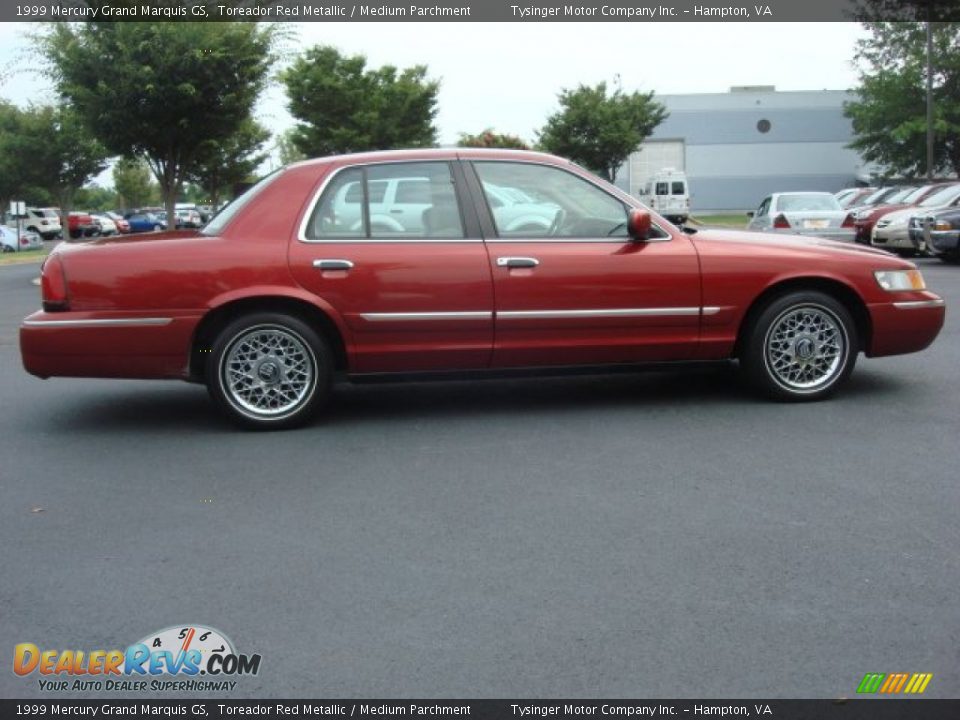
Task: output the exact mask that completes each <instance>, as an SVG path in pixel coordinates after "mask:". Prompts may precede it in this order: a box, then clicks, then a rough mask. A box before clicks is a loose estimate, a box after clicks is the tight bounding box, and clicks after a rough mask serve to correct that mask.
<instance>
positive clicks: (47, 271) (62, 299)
mask: <svg viewBox="0 0 960 720" xmlns="http://www.w3.org/2000/svg"><path fill="white" fill-rule="evenodd" d="M40 289H41V291H42V298H43V309H44V310H47V311H51V310H66V309H67V307H68V306H69V302H68V299H67V277H66V275H65V274H64V272H63V262H62V261H61V260H60V255H59V254H55V255H50V256H49V257H47V259H46V260H45V261H44V263H43V267H42V268H41V271H40Z"/></svg>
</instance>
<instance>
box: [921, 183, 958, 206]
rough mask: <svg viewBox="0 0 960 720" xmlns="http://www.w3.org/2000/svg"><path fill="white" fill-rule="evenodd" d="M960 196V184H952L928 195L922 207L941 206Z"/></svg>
mask: <svg viewBox="0 0 960 720" xmlns="http://www.w3.org/2000/svg"><path fill="white" fill-rule="evenodd" d="M958 197H960V185H950V186H949V187H945V188H944V189H943V190H940V191H939V192H935V193H934V194H933V195H931V196H930V197H928V198H927V199H926V200H924V201H923V202H922V203H920V207H940V206H941V205H949V204H950V203H952V202H953V201H954V200H956V199H957V198H958Z"/></svg>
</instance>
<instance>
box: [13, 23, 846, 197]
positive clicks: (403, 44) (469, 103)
mask: <svg viewBox="0 0 960 720" xmlns="http://www.w3.org/2000/svg"><path fill="white" fill-rule="evenodd" d="M288 26H289V29H290V30H292V33H291V35H292V37H291V39H290V40H289V41H288V42H287V48H286V49H287V53H288V55H292V54H296V53H297V52H298V51H299V50H301V49H306V48H308V47H310V46H312V45H317V44H327V45H334V46H336V47H338V48H339V49H340V50H342V51H345V52H349V53H351V54H353V53H361V54H363V55H366V56H367V59H368V65H373V66H380V65H385V64H392V65H396V66H399V67H408V66H410V65H418V64H423V65H427V67H428V73H429V75H430V77H432V78H436V79H439V80H440V81H441V85H440V96H439V103H438V104H439V113H438V115H437V127H438V129H439V138H440V142H441V144H453V143H455V142H456V141H457V138H458V137H459V134H460V133H461V132H470V133H476V132H480V131H481V130H483V129H484V128H487V127H492V128H494V129H495V130H496V131H498V132H506V133H510V134H514V135H519V136H520V137H522V138H524V139H526V140H528V141H533V140H535V139H536V130H537V129H538V128H540V127H542V126H543V124H544V121H545V119H546V118H547V116H549V115H550V114H551V113H553V112H555V111H556V110H557V107H558V106H557V93H558V92H560V90H561V89H563V88H572V87H576V86H577V85H578V84H581V83H583V84H596V83H597V82H600V81H601V80H606V81H607V82H608V84H613V83H615V82H617V79H618V78H619V82H620V84H621V86H622V87H623V89H624V90H625V91H628V92H629V91H633V90H641V91H644V92H647V91H650V90H653V91H654V92H655V93H657V94H677V93H717V92H726V91H728V90H729V88H730V87H731V86H733V85H774V86H776V88H777V90H844V89H848V88H851V87H854V86H855V85H856V71H855V68H854V67H853V65H852V62H851V61H852V58H853V50H854V43H855V42H856V40H857V39H859V38H860V37H863V34H864V31H863V30H862V28H861V27H860V25H858V24H856V23H725V22H712V23H659V22H655V23H602V22H592V23H563V22H557V23H553V22H535V23H534V22H526V23H521V22H516V23H476V22H469V23H408V22H397V23H322V22H316V23H288ZM36 29H37V28H36V27H34V26H31V24H29V23H0V98H3V99H5V100H8V101H11V102H13V103H15V104H17V105H20V106H25V105H27V104H28V103H30V102H36V103H42V102H50V101H52V100H53V99H54V96H53V88H52V86H51V84H50V82H49V80H47V79H46V78H45V77H44V76H43V74H42V73H41V72H40V63H39V59H38V58H37V55H36V53H35V52H34V50H33V48H32V42H31V41H30V38H29V32H30V31H31V30H36ZM255 114H256V117H257V119H258V120H260V121H261V122H262V123H263V124H265V125H266V126H267V127H268V128H270V129H271V130H272V131H274V132H279V131H282V130H284V129H286V128H288V127H291V126H292V125H293V124H294V119H293V118H292V117H291V116H290V114H289V112H288V111H287V109H286V102H285V98H284V93H283V90H282V88H281V87H279V85H278V84H276V83H274V85H273V86H272V87H271V88H269V89H268V91H267V92H266V93H265V94H264V95H263V97H262V98H261V100H260V102H259V103H258V106H257V109H256V113H255ZM98 182H99V183H100V184H101V185H109V184H110V178H109V174H108V173H105V174H104V175H102V176H101V177H100V178H98Z"/></svg>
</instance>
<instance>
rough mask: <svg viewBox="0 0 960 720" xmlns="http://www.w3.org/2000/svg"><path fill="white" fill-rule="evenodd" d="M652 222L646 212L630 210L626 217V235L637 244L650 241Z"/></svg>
mask: <svg viewBox="0 0 960 720" xmlns="http://www.w3.org/2000/svg"><path fill="white" fill-rule="evenodd" d="M651 227H652V221H651V219H650V213H648V212H647V211H646V210H631V211H630V214H629V215H628V216H627V233H628V234H629V235H630V237H631V238H633V239H634V240H636V241H637V242H644V241H645V240H649V239H650V228H651Z"/></svg>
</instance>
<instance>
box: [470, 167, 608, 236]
mask: <svg viewBox="0 0 960 720" xmlns="http://www.w3.org/2000/svg"><path fill="white" fill-rule="evenodd" d="M474 167H475V168H476V171H477V175H478V176H479V178H480V182H481V184H482V186H483V187H484V194H485V195H486V196H487V202H488V203H489V205H490V208H491V213H492V215H493V221H494V224H495V225H496V229H497V234H498V235H499V236H500V237H530V238H537V237H583V238H587V237H626V236H627V227H626V219H627V208H626V206H625V205H624V204H623V203H622V202H620V200H617V199H616V198H615V197H613V196H612V195H609V194H608V193H606V192H604V191H603V190H602V189H600V188H598V187H597V186H596V185H593V184H592V183H590V182H587V181H586V180H584V179H583V178H581V177H579V176H577V175H574V174H573V173H570V172H567V171H566V170H562V169H560V168H556V167H550V166H548V165H533V164H528V163H512V162H475V163H474ZM489 185H494V186H497V187H500V188H504V189H505V190H507V191H510V190H517V191H519V192H520V193H523V195H524V196H527V197H529V198H531V199H534V198H535V201H534V202H526V203H513V204H509V205H507V204H505V205H503V206H501V207H495V206H494V204H493V203H492V202H490V196H491V192H490V191H489V190H488V189H487V188H488V186H489Z"/></svg>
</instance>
